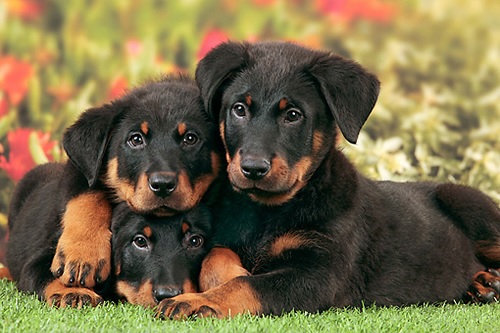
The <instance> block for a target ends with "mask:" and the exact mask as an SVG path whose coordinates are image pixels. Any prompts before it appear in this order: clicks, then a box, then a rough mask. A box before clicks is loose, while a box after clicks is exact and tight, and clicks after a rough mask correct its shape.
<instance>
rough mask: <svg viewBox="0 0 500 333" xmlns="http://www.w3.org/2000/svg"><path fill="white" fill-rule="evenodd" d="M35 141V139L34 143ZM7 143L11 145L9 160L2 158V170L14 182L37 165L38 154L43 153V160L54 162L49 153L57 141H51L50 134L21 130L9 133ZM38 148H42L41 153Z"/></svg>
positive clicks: (0, 165) (0, 158)
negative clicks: (36, 156) (36, 157)
mask: <svg viewBox="0 0 500 333" xmlns="http://www.w3.org/2000/svg"><path fill="white" fill-rule="evenodd" d="M33 139H35V141H34V143H33V141H32V140H33ZM30 141H31V142H30ZM7 142H8V144H9V156H8V160H7V158H6V156H0V169H3V170H4V171H5V172H6V173H7V175H9V177H10V178H12V179H13V180H14V181H18V180H19V179H21V178H22V177H23V176H24V175H25V174H26V172H28V171H29V170H31V169H32V168H34V167H35V166H36V165H37V162H35V158H34V156H35V155H36V154H40V153H41V154H42V156H41V157H42V158H44V159H46V160H52V158H51V157H50V155H49V152H50V151H51V150H52V149H53V148H54V147H55V145H56V142H55V141H50V134H49V133H40V132H36V131H34V130H32V129H29V128H19V129H17V130H15V131H12V132H9V133H7ZM33 146H35V147H33ZM37 148H41V151H38V150H37ZM39 157H40V156H39Z"/></svg>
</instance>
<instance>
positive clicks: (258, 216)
mask: <svg viewBox="0 0 500 333" xmlns="http://www.w3.org/2000/svg"><path fill="white" fill-rule="evenodd" d="M196 79H197V81H198V83H199V85H200V89H201V92H202V96H203V98H204V100H205V103H206V108H207V110H208V111H209V113H210V114H211V116H212V117H213V119H214V120H215V121H218V122H219V123H220V124H221V131H222V132H221V135H222V138H223V141H224V144H225V147H226V150H227V158H228V175H229V180H230V182H229V184H228V188H227V191H226V192H225V193H227V194H226V195H225V197H224V200H223V201H222V202H221V205H220V207H219V209H217V210H215V211H214V213H215V214H216V215H215V217H214V221H216V225H215V236H214V244H215V245H217V246H222V247H229V248H230V249H232V250H233V251H235V252H236V253H237V254H238V255H239V257H240V258H241V261H242V263H243V267H244V268H245V269H247V270H248V271H249V272H250V273H251V276H239V277H235V278H234V279H232V280H230V281H229V282H227V283H225V284H222V285H220V286H218V287H216V288H213V289H210V290H208V291H206V292H204V293H201V294H199V295H198V296H197V297H192V296H190V297H187V296H184V295H181V296H179V297H176V298H174V299H172V300H169V301H168V302H164V306H161V307H160V312H161V313H160V315H164V316H170V317H173V318H179V317H184V316H190V315H196V314H199V315H216V316H227V315H234V314H236V313H238V312H246V311H250V312H251V313H254V314H281V313H283V312H284V311H290V310H292V309H295V310H304V311H309V312H316V311H320V310H326V309H328V308H331V307H345V306H361V305H362V304H363V303H364V304H372V303H376V304H378V305H405V304H412V303H422V302H437V301H454V300H461V299H463V298H464V296H465V295H466V293H467V288H468V286H469V284H470V283H471V278H472V276H473V274H474V273H476V272H477V271H479V270H482V269H484V268H485V267H486V266H489V267H499V266H500V257H499V256H498V255H499V254H500V251H499V244H500V243H499V240H500V238H499V236H500V210H499V209H498V206H497V205H496V204H494V203H493V201H492V200H491V199H490V198H488V197H487V196H486V195H484V194H482V193H481V192H479V191H477V190H473V189H470V188H468V187H463V186H459V185H442V184H434V183H395V182H388V181H384V182H377V181H372V180H369V179H367V178H365V177H363V176H362V175H360V174H359V173H358V172H357V171H356V169H355V168H354V166H353V165H352V164H351V163H350V162H349V161H348V160H347V159H346V157H345V156H344V155H343V154H342V153H341V152H340V150H339V149H338V148H336V146H335V143H336V141H337V128H340V131H341V132H342V134H343V135H344V136H345V137H346V138H347V140H349V141H351V142H355V141H356V139H357V136H358V133H359V131H360V129H361V127H362V126H363V123H364V122H365V120H366V119H367V117H368V115H369V113H370V112H371V109H372V107H373V106H374V104H375V101H376V99H377V95H378V91H379V82H378V80H377V78H376V77H375V76H374V75H372V74H370V73H368V72H367V71H366V70H365V69H363V68H362V67H361V66H359V65H358V64H356V63H355V62H353V61H350V60H347V59H344V58H342V57H339V56H337V55H333V54H331V53H329V52H323V51H317V50H311V49H307V48H303V47H300V46H297V45H294V44H291V43H281V42H263V43H256V44H249V43H234V42H228V43H224V44H222V45H220V46H218V47H216V48H215V49H213V50H212V51H211V52H209V53H208V55H207V56H206V57H205V58H204V59H202V60H201V62H200V63H199V66H198V68H197V71H196ZM294 177H295V178H294ZM471 198H473V200H471ZM481 244H488V245H487V246H486V247H487V249H486V250H485V249H482V250H480V249H479V248H480V245H481ZM205 273H207V272H203V270H202V277H203V274H205ZM236 289H238V290H241V291H240V292H235V291H234V290H236ZM225 293H228V294H230V295H231V297H226V298H224V299H222V300H221V298H222V295H224V294H225ZM245 297H246V298H245ZM237 299H248V300H249V301H248V303H246V304H243V305H241V306H239V305H238V303H237V302H236V300H237ZM231 306H232V307H233V308H232V309H231V311H228V310H227V307H231Z"/></svg>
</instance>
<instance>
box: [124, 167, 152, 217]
mask: <svg viewBox="0 0 500 333" xmlns="http://www.w3.org/2000/svg"><path fill="white" fill-rule="evenodd" d="M130 187H131V194H130V196H129V198H128V200H127V202H128V204H129V205H130V206H131V207H132V208H133V209H134V210H135V211H137V212H145V211H147V210H148V209H150V207H151V204H152V203H153V200H154V199H155V196H154V194H153V192H152V191H151V190H150V189H149V181H148V176H146V174H144V173H143V174H141V175H140V176H139V179H137V185H136V189H134V188H133V186H132V185H131V186H130Z"/></svg>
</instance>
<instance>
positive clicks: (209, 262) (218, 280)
mask: <svg viewBox="0 0 500 333" xmlns="http://www.w3.org/2000/svg"><path fill="white" fill-rule="evenodd" d="M247 275H250V273H249V272H248V271H247V270H246V269H245V268H243V265H242V263H241V260H240V257H239V256H238V255H237V254H236V253H234V252H233V251H232V250H230V249H228V248H222V247H215V248H213V249H212V250H211V251H210V252H209V253H208V255H207V256H206V257H205V259H204V260H203V263H202V265H201V272H200V278H199V285H200V291H207V290H209V289H212V288H215V287H218V286H220V285H221V284H224V283H226V282H228V281H229V280H232V279H234V278H235V277H238V276H247Z"/></svg>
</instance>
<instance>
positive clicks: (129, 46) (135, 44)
mask: <svg viewBox="0 0 500 333" xmlns="http://www.w3.org/2000/svg"><path fill="white" fill-rule="evenodd" d="M143 51H144V45H143V44H142V43H141V41H140V40H137V39H129V40H128V41H127V42H126V43H125V52H126V54H127V55H128V56H129V57H130V58H132V59H134V58H137V57H139V56H140V55H141V53H142V52H143Z"/></svg>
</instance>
